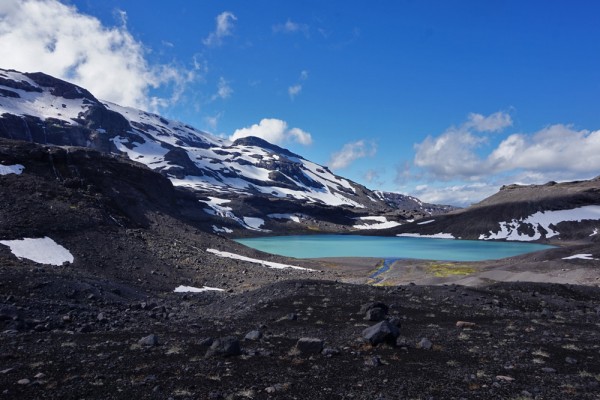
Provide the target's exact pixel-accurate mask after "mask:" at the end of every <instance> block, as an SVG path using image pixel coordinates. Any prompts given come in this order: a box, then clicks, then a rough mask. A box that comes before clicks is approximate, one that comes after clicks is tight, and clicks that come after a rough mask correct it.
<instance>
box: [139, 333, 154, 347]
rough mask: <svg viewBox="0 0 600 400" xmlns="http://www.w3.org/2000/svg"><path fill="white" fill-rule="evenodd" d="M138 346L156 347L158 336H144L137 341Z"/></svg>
mask: <svg viewBox="0 0 600 400" xmlns="http://www.w3.org/2000/svg"><path fill="white" fill-rule="evenodd" d="M138 344H139V345H141V346H158V336H156V335H155V334H151V335H148V336H145V337H143V338H141V339H140V340H139V341H138Z"/></svg>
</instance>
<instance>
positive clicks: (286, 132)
mask: <svg viewBox="0 0 600 400" xmlns="http://www.w3.org/2000/svg"><path fill="white" fill-rule="evenodd" d="M247 136H256V137H259V138H261V139H264V140H266V141H268V142H271V143H274V144H284V143H286V142H296V143H299V144H301V145H304V146H308V145H310V144H312V136H311V134H310V133H308V132H305V131H303V130H302V129H300V128H288V124H287V122H285V121H283V120H280V119H276V118H263V119H262V120H261V121H260V122H259V123H258V124H253V125H252V126H249V127H246V128H241V129H237V130H236V131H235V132H234V133H233V135H231V136H230V139H231V140H236V139H239V138H243V137H247Z"/></svg>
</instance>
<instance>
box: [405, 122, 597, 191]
mask: <svg viewBox="0 0 600 400" xmlns="http://www.w3.org/2000/svg"><path fill="white" fill-rule="evenodd" d="M483 143H487V141H486V138H485V137H484V136H479V135H477V134H476V133H474V132H470V131H468V130H464V129H463V130H460V129H459V130H457V129H454V128H451V129H449V130H447V131H446V132H444V133H443V134H441V135H440V136H437V137H431V136H429V137H427V138H426V139H425V140H424V141H423V142H421V143H419V144H416V145H415V149H416V153H415V166H417V167H420V168H423V169H424V170H425V171H426V172H427V173H428V174H430V175H431V176H432V177H434V178H435V179H441V180H449V179H455V178H458V177H462V178H466V179H471V180H479V179H483V178H485V177H487V176H489V175H492V174H499V173H505V174H506V173H508V174H512V175H514V174H517V173H518V172H519V171H525V172H527V173H528V174H530V175H531V174H535V173H537V174H541V175H540V176H547V177H549V178H550V179H557V178H552V176H560V177H563V178H565V179H570V178H572V179H576V178H577V177H580V176H581V175H582V174H585V175H586V176H587V175H590V174H597V173H598V171H599V170H600V157H598V154H600V130H599V131H588V130H575V129H573V128H572V127H570V126H568V125H563V124H556V125H551V126H549V127H546V128H544V129H542V130H540V131H538V132H535V133H534V134H524V133H517V134H511V135H509V136H508V137H506V138H505V139H503V140H502V141H501V142H500V143H499V144H498V145H497V146H496V147H495V148H493V149H491V150H490V151H489V152H488V153H487V154H485V153H484V154H482V155H481V154H478V153H477V152H476V151H475V149H476V148H478V147H480V146H481V145H482V144H483Z"/></svg>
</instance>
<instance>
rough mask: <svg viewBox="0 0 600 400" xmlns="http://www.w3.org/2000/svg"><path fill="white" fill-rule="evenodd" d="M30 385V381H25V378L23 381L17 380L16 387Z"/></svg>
mask: <svg viewBox="0 0 600 400" xmlns="http://www.w3.org/2000/svg"><path fill="white" fill-rule="evenodd" d="M30 383H31V381H30V380H29V379H27V378H25V379H19V380H18V381H17V384H18V385H29V384H30Z"/></svg>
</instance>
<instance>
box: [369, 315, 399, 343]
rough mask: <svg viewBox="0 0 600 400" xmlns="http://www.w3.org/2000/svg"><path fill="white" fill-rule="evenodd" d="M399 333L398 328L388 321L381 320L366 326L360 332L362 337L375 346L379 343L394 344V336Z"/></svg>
mask: <svg viewBox="0 0 600 400" xmlns="http://www.w3.org/2000/svg"><path fill="white" fill-rule="evenodd" d="M399 335H400V330H399V329H398V328H397V327H396V326H395V325H393V324H391V323H390V322H389V321H381V322H379V323H377V324H375V325H373V326H370V327H368V328H366V329H365V330H364V331H363V332H362V336H363V338H364V339H365V340H366V341H368V342H369V343H371V345H373V346H376V345H378V344H379V343H389V344H392V345H395V344H396V338H397V337H398V336H399Z"/></svg>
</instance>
